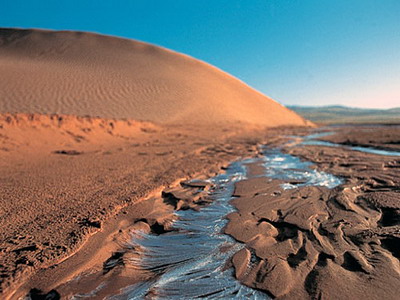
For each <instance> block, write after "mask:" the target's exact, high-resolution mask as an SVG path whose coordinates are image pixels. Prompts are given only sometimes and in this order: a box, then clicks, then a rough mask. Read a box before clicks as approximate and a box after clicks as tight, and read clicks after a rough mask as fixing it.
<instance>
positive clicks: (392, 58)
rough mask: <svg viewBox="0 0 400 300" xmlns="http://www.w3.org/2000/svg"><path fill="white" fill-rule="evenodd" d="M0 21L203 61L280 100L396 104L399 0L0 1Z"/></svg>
mask: <svg viewBox="0 0 400 300" xmlns="http://www.w3.org/2000/svg"><path fill="white" fill-rule="evenodd" d="M0 6H1V9H0V26H2V27H22V28H48V29H69V30H82V31H93V32H99V33H104V34H110V35H116V36H121V37H128V38H133V39H138V40H142V41H146V42H150V43H154V44H157V45H161V46H164V47H167V48H170V49H173V50H176V51H179V52H183V53H186V54H189V55H191V56H194V57H196V58H199V59H202V60H204V61H206V62H209V63H211V64H213V65H215V66H217V67H219V68H221V69H223V70H225V71H227V72H229V73H231V74H233V75H234V76H236V77H238V78H240V79H242V80H243V81H245V82H246V83H248V84H249V85H251V86H252V87H254V88H256V89H258V90H260V91H261V92H263V93H265V94H267V95H269V96H271V97H273V98H275V99H276V100H278V101H280V102H282V103H284V104H299V105H326V104H346V105H351V106H362V107H382V108H383V107H394V106H400V0H330V1H328V0H242V1H238V0H174V1H173V0H160V1H156V0H141V1H135V0H130V1H129V0H125V1H122V0H121V1H118V0H114V1H104V0H93V1H83V0H81V1H78V0H69V1H55V0H47V1H31V0H25V1H19V0H0Z"/></svg>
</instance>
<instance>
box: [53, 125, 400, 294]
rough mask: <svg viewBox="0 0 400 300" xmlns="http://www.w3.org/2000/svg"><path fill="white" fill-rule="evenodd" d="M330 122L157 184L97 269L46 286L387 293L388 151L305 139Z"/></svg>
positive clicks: (393, 275) (396, 279) (390, 270)
mask: <svg viewBox="0 0 400 300" xmlns="http://www.w3.org/2000/svg"><path fill="white" fill-rule="evenodd" d="M379 129H380V128H376V130H379ZM324 130H325V129H324ZM330 130H334V128H328V129H327V130H326V131H325V133H324V132H322V133H317V134H315V132H310V130H304V129H300V130H299V129H298V130H293V129H292V130H279V131H278V130H276V131H275V132H274V133H273V134H271V135H270V136H269V137H268V138H267V139H266V141H268V146H262V147H261V148H259V151H258V153H257V152H253V153H251V154H252V155H253V158H251V159H245V160H238V161H237V162H235V163H233V164H231V165H229V166H228V167H227V168H226V167H224V169H225V171H223V172H222V173H221V172H220V174H219V175H217V176H215V177H212V178H207V177H205V176H203V177H199V178H198V179H197V180H194V181H181V182H177V183H176V184H175V185H171V186H170V187H169V188H166V189H164V190H163V192H162V193H161V194H158V196H155V197H154V198H152V199H150V200H149V201H150V203H153V205H152V207H159V208H160V207H163V210H160V209H158V210H149V211H148V212H147V213H145V214H143V215H145V216H146V217H142V218H139V217H137V218H136V219H135V218H134V219H131V220H132V221H133V226H132V227H131V231H130V235H126V236H125V240H124V241H125V242H124V244H123V245H120V248H119V251H117V252H114V254H113V256H111V257H110V258H109V259H108V260H107V261H105V263H104V264H103V269H102V270H100V271H101V272H98V273H97V275H96V273H93V274H89V275H87V274H82V276H80V277H77V278H75V279H73V280H72V281H69V282H66V283H64V284H62V285H60V286H58V287H57V291H58V292H60V293H61V294H62V295H69V296H76V295H77V294H76V291H83V290H82V282H86V281H88V280H91V282H92V285H91V286H90V288H88V289H86V291H84V292H82V293H81V294H78V295H80V296H82V297H88V296H96V297H99V296H100V295H108V296H111V295H113V296H114V298H115V299H124V298H127V297H128V298H130V299H143V298H145V297H150V298H152V297H155V298H157V297H161V298H163V297H164V298H169V299H179V298H181V297H189V298H190V297H206V298H210V299H213V298H218V297H228V298H237V299H241V298H243V297H245V298H248V299H268V298H278V299H324V298H327V299H378V298H384V299H396V298H397V295H398V292H399V290H398V286H399V283H400V276H399V257H400V255H399V238H400V235H399V227H400V217H399V211H400V205H399V203H400V202H399V197H398V196H399V189H398V186H399V180H400V178H399V176H400V174H399V172H398V168H399V158H398V157H397V156H388V155H376V154H371V153H364V152H361V151H357V150H354V149H350V148H349V147H348V145H346V146H343V148H342V146H341V145H339V144H337V145H335V146H334V147H333V146H320V145H318V146H315V145H310V144H311V143H312V141H315V140H314V139H327V138H328V136H329V138H332V139H334V138H337V137H335V136H334V135H333V134H331V135H327V133H329V131H330ZM346 130H351V128H347V129H346ZM347 132H348V131H346V134H348V133H347ZM310 133H313V134H311V135H307V134H310ZM294 134H296V135H294ZM338 134H341V132H340V131H339V133H338ZM392 139H396V137H395V136H394V137H392V138H390V140H392ZM304 141H308V142H309V143H308V144H307V143H304ZM353 146H354V147H357V144H354V145H353ZM364 146H365V145H364ZM230 200H231V201H230ZM231 205H233V206H234V207H235V209H233V208H232V206H231ZM224 233H225V234H224ZM230 237H232V238H233V239H232V238H230ZM104 270H106V271H104ZM129 270H131V272H132V271H134V272H132V273H131V274H130V275H128V273H129ZM104 274H108V275H106V276H105V275H104ZM124 276H125V278H124ZM93 278H95V279H97V280H93ZM122 279H123V280H122ZM127 279H128V280H127ZM115 282H117V283H119V285H118V284H117V285H115ZM239 282H240V283H241V284H240V283H239ZM74 284H76V286H75V287H74ZM107 286H108V287H107ZM112 286H114V288H110V287H112ZM74 288H75V290H74Z"/></svg>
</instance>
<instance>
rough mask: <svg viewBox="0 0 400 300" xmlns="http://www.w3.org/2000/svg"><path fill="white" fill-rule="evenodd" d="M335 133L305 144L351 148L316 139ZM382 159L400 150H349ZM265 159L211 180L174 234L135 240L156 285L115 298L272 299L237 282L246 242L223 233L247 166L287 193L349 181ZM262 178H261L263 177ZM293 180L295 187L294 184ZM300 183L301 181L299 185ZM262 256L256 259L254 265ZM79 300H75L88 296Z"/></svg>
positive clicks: (287, 159) (286, 160)
mask: <svg viewBox="0 0 400 300" xmlns="http://www.w3.org/2000/svg"><path fill="white" fill-rule="evenodd" d="M329 134H332V133H330V132H324V133H318V134H313V135H309V136H307V137H293V138H297V139H298V138H301V142H300V143H297V144H296V145H295V146H300V145H322V146H330V147H346V146H342V145H337V144H333V143H328V142H322V141H318V140H316V139H317V138H319V137H322V136H326V135H329ZM347 148H350V149H352V150H355V151H364V152H368V153H374V154H380V155H400V153H397V152H390V151H384V150H379V149H372V148H363V147H347ZM262 150H263V155H262V157H260V158H253V159H245V160H241V161H236V162H233V163H232V164H230V165H229V167H228V168H227V169H226V172H225V173H223V174H219V175H217V176H215V177H212V178H210V179H209V180H208V181H209V182H210V183H211V184H212V186H213V188H212V189H211V190H210V191H209V196H210V197H211V199H212V200H213V202H212V203H211V204H209V205H207V206H205V207H203V208H201V209H200V210H199V211H194V210H179V211H177V212H176V213H175V214H176V217H177V218H176V219H177V220H176V221H175V222H174V223H173V224H172V227H173V229H174V230H173V231H171V232H167V233H164V234H160V235H157V234H146V233H143V232H139V233H138V234H137V236H135V237H134V238H133V239H132V241H131V246H132V247H133V248H134V249H141V250H140V251H139V253H140V255H139V257H140V258H138V259H136V260H131V261H130V262H129V263H131V264H132V265H134V266H137V267H138V268H141V269H145V270H150V271H152V272H154V273H155V274H156V276H155V278H154V279H153V280H152V281H147V282H142V283H139V284H135V285H132V286H130V287H128V288H125V289H124V290H122V291H121V293H120V294H118V295H115V296H112V297H110V298H109V299H148V298H150V299H194V298H206V299H227V298H228V299H269V297H268V296H267V295H266V294H265V293H263V292H261V291H258V290H254V289H251V288H249V287H247V286H244V285H242V284H241V283H240V282H239V281H237V280H236V279H235V278H234V270H233V268H227V267H226V265H227V262H228V261H229V259H230V258H231V257H232V256H233V254H234V253H236V252H237V251H239V250H240V249H242V248H243V247H245V245H244V244H242V243H240V242H238V241H236V240H234V239H233V238H232V237H230V236H228V235H225V234H223V233H222V230H223V228H224V226H225V225H226V224H227V219H226V218H225V217H226V216H227V215H228V214H229V213H231V212H234V211H235V208H234V207H233V206H232V205H231V204H230V200H232V199H233V197H232V195H233V192H234V185H235V183H236V182H238V181H241V180H244V179H246V178H248V172H247V167H246V166H247V165H249V164H252V163H260V164H261V165H262V166H263V167H264V174H263V175H262V176H265V177H267V178H271V180H272V179H281V180H284V181H287V183H284V184H282V188H283V189H294V188H297V187H298V186H324V187H327V188H334V187H336V186H338V185H340V184H342V183H343V180H342V179H341V178H338V177H335V176H333V175H331V174H328V173H325V172H321V171H318V170H316V169H314V168H312V167H311V166H312V165H313V164H312V163H310V162H305V161H302V160H300V159H299V158H298V157H295V156H292V155H289V154H285V153H282V152H281V151H280V150H279V149H269V148H263V149H262ZM258 176H259V175H258ZM290 182H292V183H290ZM293 182H298V183H293ZM255 259H256V257H255V256H254V257H253V258H252V260H253V262H254V261H255ZM82 296H83V295H81V297H74V298H75V299H81V298H85V297H84V296H83V297H82Z"/></svg>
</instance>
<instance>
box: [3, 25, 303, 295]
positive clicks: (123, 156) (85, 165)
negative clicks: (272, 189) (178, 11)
mask: <svg viewBox="0 0 400 300" xmlns="http://www.w3.org/2000/svg"><path fill="white" fill-rule="evenodd" d="M0 113H1V116H0V183H1V188H0V201H1V205H0V228H1V234H0V274H1V276H0V281H1V284H0V293H1V295H2V298H17V297H20V296H24V295H26V294H27V293H28V292H29V291H30V290H31V289H32V288H35V289H36V290H32V293H31V295H35V294H36V295H37V294H40V292H39V290H43V291H44V292H46V293H47V292H48V291H50V290H51V289H53V288H59V289H58V290H60V291H62V290H63V289H62V286H63V283H65V282H66V281H68V280H69V279H72V278H74V277H75V276H76V275H79V274H80V273H81V272H84V271H86V270H93V269H95V270H100V271H101V272H100V273H101V275H102V276H103V275H104V270H103V267H104V265H107V261H109V259H111V260H113V259H114V258H113V257H114V256H113V255H114V254H113V253H115V252H116V251H117V250H118V249H119V247H120V243H121V239H122V240H123V239H124V238H126V236H128V235H129V233H130V232H131V231H134V230H135V228H137V227H138V226H139V227H141V228H148V230H159V227H160V226H161V227H163V226H164V223H168V222H169V221H170V220H168V216H170V215H171V211H173V209H174V207H171V205H169V204H168V203H164V202H163V201H161V202H160V201H158V200H157V201H158V202H157V201H156V200H154V196H155V195H160V194H161V191H162V190H164V189H166V188H170V187H174V186H176V185H177V184H178V183H179V182H180V181H181V180H186V179H190V178H194V177H196V176H200V175H202V176H209V175H212V174H215V173H217V172H220V167H221V166H223V165H224V164H226V163H227V162H229V161H232V160H234V159H236V158H237V157H245V156H248V155H250V156H251V155H255V154H256V153H257V151H258V149H257V144H258V143H260V142H261V141H262V140H263V139H265V131H264V129H265V128H266V127H276V126H283V125H284V126H309V125H311V123H309V122H307V121H306V120H304V119H303V118H301V117H299V116H298V115H297V114H295V113H293V112H292V111H290V110H288V109H286V108H285V107H283V106H282V105H280V104H279V103H277V102H275V101H274V100H272V99H270V98H268V97H266V96H264V95H262V94H260V93H259V92H257V91H255V90H254V89H252V88H250V87H248V86H247V85H246V84H244V83H243V82H241V81H240V80H238V79H236V78H234V77H232V76H230V75H228V74H226V73H224V72H223V71H221V70H218V69H217V68H215V67H212V66H210V65H208V64H206V63H204V62H201V61H198V60H196V59H193V58H191V57H188V56H186V55H182V54H178V53H175V52H173V51H170V50H166V49H163V48H160V47H157V46H153V45H149V44H146V43H142V42H136V41H131V40H125V39H120V38H114V37H109V36H100V35H96V34H91V33H82V32H52V31H43V30H18V29H1V30H0ZM138 222H139V225H138ZM128 273H129V272H128ZM125 275H126V277H128V278H129V282H130V283H131V284H132V283H133V282H135V280H136V281H138V280H141V279H145V278H148V276H150V275H149V274H148V273H146V272H141V271H140V270H135V271H132V272H131V273H129V274H125ZM100 277H101V276H100ZM100 280H104V276H103V277H101V278H100ZM124 285H126V282H125V281H124V279H121V281H120V286H121V287H122V286H124ZM116 286H118V284H116ZM88 288H89V287H88Z"/></svg>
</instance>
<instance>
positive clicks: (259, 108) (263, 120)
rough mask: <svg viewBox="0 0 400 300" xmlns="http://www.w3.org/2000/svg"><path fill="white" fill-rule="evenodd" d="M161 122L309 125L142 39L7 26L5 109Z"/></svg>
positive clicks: (2, 74) (3, 37)
mask: <svg viewBox="0 0 400 300" xmlns="http://www.w3.org/2000/svg"><path fill="white" fill-rule="evenodd" d="M21 112H22V113H40V114H53V113H59V114H72V115H78V116H84V115H90V116H99V117H102V118H128V119H137V120H147V121H153V122H157V123H161V124H163V123H183V124H184V123H202V124H207V123H218V122H226V121H234V122H237V121H242V122H249V123H253V124H260V125H267V126H278V125H304V124H305V121H304V119H302V118H301V117H300V116H298V115H297V114H295V113H294V112H292V111H290V110H288V109H287V108H285V107H283V106H282V105H280V104H279V103H277V102H275V101H273V100H272V99H270V98H268V97H266V96H264V95H262V94H261V93H259V92H257V91H255V90H254V89H252V88H250V87H249V86H247V85H246V84H244V83H243V82H241V81H240V80H238V79H236V78H234V77H232V76H230V75H229V74H227V73H225V72H223V71H221V70H219V69H217V68H215V67H213V66H211V65H209V64H206V63H204V62H201V61H199V60H196V59H194V58H191V57H189V56H186V55H182V54H179V53H176V52H173V51H170V50H167V49H163V48H160V47H157V46H153V45H149V44H146V43H142V42H137V41H132V40H126V39H121V38H115V37H110V36H102V35H97V34H92V33H82V32H65V31H59V32H55V31H42V30H19V29H1V30H0V113H21Z"/></svg>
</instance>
